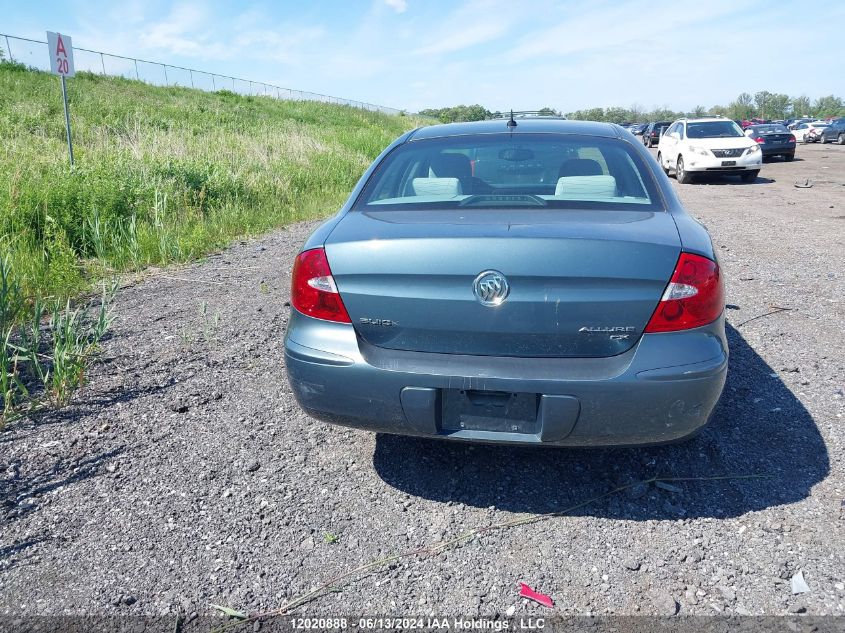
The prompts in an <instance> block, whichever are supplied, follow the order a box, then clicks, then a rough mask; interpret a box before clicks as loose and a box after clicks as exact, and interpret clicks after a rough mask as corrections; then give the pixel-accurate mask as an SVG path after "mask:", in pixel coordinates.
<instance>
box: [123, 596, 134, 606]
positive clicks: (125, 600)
mask: <svg viewBox="0 0 845 633" xmlns="http://www.w3.org/2000/svg"><path fill="white" fill-rule="evenodd" d="M120 601H121V602H122V603H123V604H125V605H126V606H127V607H130V606H132V605H133V604H135V603H136V602H138V600H137V599H136V598H135V596H130V595H126V596H123V597H122V598H121V599H120Z"/></svg>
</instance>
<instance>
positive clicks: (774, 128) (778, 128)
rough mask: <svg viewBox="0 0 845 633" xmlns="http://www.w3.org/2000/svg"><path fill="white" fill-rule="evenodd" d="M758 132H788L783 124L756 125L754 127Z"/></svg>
mask: <svg viewBox="0 0 845 633" xmlns="http://www.w3.org/2000/svg"><path fill="white" fill-rule="evenodd" d="M754 129H755V130H757V131H758V132H760V134H789V130H787V129H786V127H784V126H783V125H757V126H755V127H754Z"/></svg>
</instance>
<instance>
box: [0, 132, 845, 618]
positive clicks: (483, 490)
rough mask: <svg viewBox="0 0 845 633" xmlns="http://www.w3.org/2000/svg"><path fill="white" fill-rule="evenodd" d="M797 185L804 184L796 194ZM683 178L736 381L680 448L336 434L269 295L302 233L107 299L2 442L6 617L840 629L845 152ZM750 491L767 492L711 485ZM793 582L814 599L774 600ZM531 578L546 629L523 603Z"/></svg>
mask: <svg viewBox="0 0 845 633" xmlns="http://www.w3.org/2000/svg"><path fill="white" fill-rule="evenodd" d="M807 179H809V184H812V187H808V188H807V187H805V188H797V187H796V186H795V183H796V182H797V183H799V184H804V183H805V181H807ZM673 185H674V186H676V187H677V188H678V190H679V192H680V195H681V197H682V199H683V201H684V202H685V203H686V205H687V207H688V209H689V210H690V211H691V212H692V213H693V214H694V215H695V216H696V217H697V218H699V219H700V220H701V221H702V222H703V223H704V224H706V225H707V226H708V228H709V229H710V231H711V234H712V236H713V239H714V242H715V244H716V247H717V251H718V252H719V255H720V258H721V264H722V266H723V269H724V272H725V277H726V279H727V292H728V304H729V305H728V311H727V318H728V322H729V327H728V331H729V338H730V345H731V362H730V373H729V376H728V382H727V386H726V389H725V392H724V396H723V399H722V401H721V404H720V406H719V408H718V411H717V414H716V415H715V418H714V420H713V421H712V423H711V425H710V426H709V427H708V428H707V430H706V431H705V432H704V433H703V434H701V435H700V436H698V437H697V438H695V439H693V440H691V441H689V442H687V443H684V444H680V445H675V446H669V447H661V448H649V449H624V450H557V449H527V448H511V447H495V446H464V445H456V444H450V443H444V442H434V441H421V440H417V439H408V438H400V437H391V436H374V435H371V434H368V433H363V432H357V431H353V430H349V429H344V428H337V427H331V426H327V425H325V424H322V423H319V422H316V421H314V420H312V419H309V418H308V417H307V416H305V415H303V414H302V413H301V412H300V411H299V410H298V408H297V406H296V404H295V402H294V400H293V398H292V396H291V393H290V389H289V387H288V385H287V384H286V381H285V376H284V371H283V366H282V363H283V355H282V338H283V336H284V330H285V324H286V321H287V318H288V312H289V309H290V308H289V307H287V306H286V302H287V299H288V290H289V289H288V276H289V271H290V267H291V263H292V259H293V256H294V255H295V253H296V251H297V249H298V247H299V246H300V244H301V243H302V241H303V240H304V238H305V236H306V235H307V234H308V233H309V232H310V230H311V229H312V228H313V226H314V224H313V223H309V224H303V225H296V226H291V227H289V228H287V229H286V230H281V231H278V232H276V233H273V234H271V235H268V236H266V237H265V238H262V239H259V240H255V241H249V242H245V243H241V244H238V245H236V246H234V247H233V248H232V249H230V250H228V251H226V252H223V253H221V254H219V255H215V256H212V257H209V258H208V259H207V260H206V261H204V262H201V263H198V264H196V265H192V266H189V267H186V268H184V269H181V270H178V271H173V270H170V271H152V272H150V273H149V274H148V275H146V277H145V279H144V280H141V281H139V282H137V283H135V284H134V285H132V286H130V287H127V288H125V289H124V290H122V292H121V293H120V294H119V296H118V299H117V303H116V311H117V314H118V316H119V320H118V321H117V323H116V325H115V328H114V332H113V335H112V337H111V338H110V339H109V340H108V342H107V344H106V349H105V352H104V354H103V356H102V358H101V362H100V363H99V364H98V365H97V366H96V367H95V368H94V369H93V371H92V374H91V376H90V382H89V384H88V385H87V386H86V387H85V388H84V389H83V390H82V391H81V392H80V394H79V396H78V398H77V399H76V401H75V402H74V404H73V405H72V406H70V407H69V408H67V409H65V410H62V411H60V412H57V413H53V414H50V415H45V416H41V417H39V418H37V419H32V420H22V421H19V422H16V423H15V424H13V425H12V426H11V428H10V429H9V430H8V431H6V432H4V433H3V434H2V435H0V477H1V478H2V479H0V525H2V529H0V612H2V613H3V614H7V615H8V614H82V613H85V614H91V613H104V614H169V615H174V614H177V613H185V614H191V613H194V612H196V613H199V614H207V613H210V612H211V607H210V604H212V603H214V604H222V605H228V606H230V607H233V608H237V609H242V610H245V611H250V612H252V611H266V610H272V609H274V608H278V607H280V606H282V605H283V604H285V603H286V602H288V601H289V600H291V599H293V598H295V597H296V596H298V595H300V594H301V593H302V592H305V591H307V590H309V589H311V588H313V587H316V586H317V585H319V584H320V583H322V582H323V581H326V580H329V579H330V578H332V577H334V576H336V575H338V574H340V573H342V572H345V571H347V570H350V569H353V568H355V567H357V566H359V565H361V564H363V563H366V562H368V561H371V560H374V559H378V558H381V557H386V556H389V555H391V554H393V553H398V552H403V551H406V550H411V549H416V548H423V547H426V546H429V545H432V544H435V543H437V542H440V541H442V540H448V539H450V538H452V537H455V536H457V535H459V534H461V533H464V532H465V531H466V530H468V529H472V528H483V527H486V526H490V525H493V524H498V523H501V522H506V521H510V520H513V519H518V518H522V517H527V516H529V515H531V514H534V513H553V512H560V511H563V510H567V509H569V508H572V507H573V506H576V505H578V504H580V503H582V502H584V501H588V500H590V499H593V498H595V497H599V496H601V495H605V493H608V492H609V491H611V490H613V489H614V488H616V487H618V486H620V485H625V484H628V483H631V482H635V481H642V480H647V479H649V478H652V477H656V476H660V477H679V478H691V479H687V480H684V481H678V482H676V483H675V484H674V489H670V490H667V489H664V488H660V487H656V486H655V485H653V484H641V485H634V486H631V487H628V488H626V489H625V490H623V491H621V492H618V493H615V494H610V495H607V496H601V498H599V499H596V500H594V501H592V502H590V503H586V504H584V505H581V506H580V507H577V509H574V510H572V511H570V512H567V514H566V516H557V517H553V518H548V519H546V520H543V521H540V522H535V523H531V524H527V525H520V526H516V527H510V528H506V529H495V530H490V531H486V532H484V533H482V534H480V535H479V536H477V537H475V538H472V539H470V540H469V542H466V543H464V544H463V545H461V546H460V547H455V548H452V549H449V550H448V551H445V552H443V553H438V554H435V555H420V556H410V557H407V558H404V559H401V560H399V561H398V562H396V563H394V564H392V565H389V566H385V567H382V568H378V569H375V570H373V571H370V572H369V573H367V574H365V575H363V576H360V577H357V578H355V579H354V580H352V581H350V582H348V583H346V584H343V585H340V586H338V587H337V588H336V591H334V592H331V593H327V594H325V595H321V596H319V597H318V598H317V599H315V600H314V601H313V602H310V603H309V604H307V605H306V606H304V607H301V608H299V609H297V612H299V613H310V614H317V615H328V614H408V613H416V614H429V613H437V614H444V613H445V614H456V615H458V614H462V615H473V614H483V615H489V616H492V615H495V614H505V613H506V612H507V610H508V608H509V607H511V606H514V605H516V607H517V614H520V613H525V614H533V613H543V614H545V615H548V614H549V613H551V612H553V611H554V612H559V613H564V614H571V613H587V612H589V613H593V614H604V613H613V614H651V613H674V612H675V611H678V612H680V613H681V614H715V613H738V614H744V613H745V614H748V613H750V614H764V613H765V614H784V613H800V612H803V611H806V612H807V613H810V614H818V615H823V614H841V615H845V585H843V583H845V546H843V544H845V506H843V503H845V479H844V478H843V457H842V456H843V454H845V427H843V418H842V415H843V404H845V395H844V394H845V392H843V376H845V353H843V347H844V346H843V342H842V341H843V325H845V299H843V297H845V266H843V256H845V147H841V146H833V145H825V146H821V145H801V146H799V147H798V155H797V158H796V160H795V161H794V162H792V163H784V162H780V161H776V162H770V163H767V164H765V165H764V168H763V171H762V172H761V175H760V178H759V179H758V180H757V182H756V183H754V184H749V185H743V184H740V183H739V180H738V179H727V178H726V179H721V180H719V179H716V180H712V181H710V182H708V183H706V184H693V185H683V186H678V185H677V183H674V180H673ZM749 475H763V476H764V477H762V478H745V479H743V478H737V479H711V478H714V477H723V476H740V477H745V476H749ZM799 571H801V572H802V573H803V577H804V579H805V580H806V582H807V584H808V586H809V591H807V592H805V593H801V594H798V595H793V593H792V591H791V588H790V579H791V578H792V577H793V575H795V574H796V573H797V572H799ZM520 581H524V582H526V583H528V584H529V585H531V586H532V587H534V588H536V589H538V590H540V591H542V592H544V593H548V594H550V595H551V596H552V598H553V599H554V602H555V606H554V609H553V611H550V610H548V609H545V608H544V607H541V606H538V605H534V604H528V605H523V604H522V602H521V601H519V600H518V598H517V590H518V583H519V582H520Z"/></svg>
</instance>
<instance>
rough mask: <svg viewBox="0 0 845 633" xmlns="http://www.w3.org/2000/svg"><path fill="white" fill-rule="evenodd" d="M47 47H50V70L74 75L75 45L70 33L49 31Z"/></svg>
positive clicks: (67, 75) (57, 73)
mask: <svg viewBox="0 0 845 633" xmlns="http://www.w3.org/2000/svg"><path fill="white" fill-rule="evenodd" d="M47 48H48V49H50V51H49V52H50V72H52V73H54V74H56V75H62V76H64V77H73V75H74V74H75V73H74V70H73V45H72V44H71V41H70V35H62V34H61V33H53V32H52V31H47Z"/></svg>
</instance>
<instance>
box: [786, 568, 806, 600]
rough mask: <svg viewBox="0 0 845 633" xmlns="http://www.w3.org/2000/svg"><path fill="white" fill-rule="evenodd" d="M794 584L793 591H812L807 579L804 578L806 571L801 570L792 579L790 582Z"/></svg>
mask: <svg viewBox="0 0 845 633" xmlns="http://www.w3.org/2000/svg"><path fill="white" fill-rule="evenodd" d="M790 584H791V586H792V593H793V594H799V593H807V592H808V591H810V585H808V584H807V581H806V580H804V572H803V571H799V572H798V573H797V574H795V575H794V576H793V577H792V581H791V582H790Z"/></svg>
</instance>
